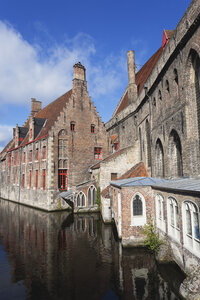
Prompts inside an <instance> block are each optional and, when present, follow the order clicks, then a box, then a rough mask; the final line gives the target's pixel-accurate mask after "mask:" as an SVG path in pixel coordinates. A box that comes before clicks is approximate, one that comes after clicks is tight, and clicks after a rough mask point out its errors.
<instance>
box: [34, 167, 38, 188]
mask: <svg viewBox="0 0 200 300" xmlns="http://www.w3.org/2000/svg"><path fill="white" fill-rule="evenodd" d="M37 188H38V170H36V171H35V189H36V190H37Z"/></svg>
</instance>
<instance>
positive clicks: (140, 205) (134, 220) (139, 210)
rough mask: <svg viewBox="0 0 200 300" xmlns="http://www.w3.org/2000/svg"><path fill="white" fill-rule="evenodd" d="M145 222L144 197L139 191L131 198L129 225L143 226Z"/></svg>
mask: <svg viewBox="0 0 200 300" xmlns="http://www.w3.org/2000/svg"><path fill="white" fill-rule="evenodd" d="M145 223H146V204H145V199H144V197H143V196H142V195H140V194H139V193H137V194H135V196H134V197H133V198H132V200H131V225H133V226H143V225H144V224H145Z"/></svg>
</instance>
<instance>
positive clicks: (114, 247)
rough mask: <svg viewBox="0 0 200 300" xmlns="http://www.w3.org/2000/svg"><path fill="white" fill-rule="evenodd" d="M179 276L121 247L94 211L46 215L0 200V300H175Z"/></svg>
mask: <svg viewBox="0 0 200 300" xmlns="http://www.w3.org/2000/svg"><path fill="white" fill-rule="evenodd" d="M183 279H184V275H183V274H182V273H181V272H180V269H179V268H178V267H177V266H176V265H174V264H172V265H157V264H156V262H155V260H154V257H153V255H151V254H150V253H149V252H148V251H146V250H144V249H138V248H137V249H136V248H135V249H126V250H124V249H122V247H121V244H120V243H119V242H118V241H117V239H116V238H115V235H114V234H113V228H112V226H111V225H105V224H103V223H102V221H101V217H100V215H98V214H88V215H85V214H84V215H72V214H70V213H69V212H56V213H46V212H43V211H39V210H36V209H33V208H28V207H25V206H21V205H18V204H15V203H12V202H8V201H5V200H1V199H0V299H1V300H8V299H19V300H22V299H37V300H38V299H44V300H46V299H47V300H48V299H52V300H54V299H75V300H76V299H77V300H81V299H87V300H89V299H94V300H96V299H105V300H106V299H127V300H128V299H138V300H144V299H150V300H157V299H170V300H175V299H181V298H180V296H179V294H178V290H179V286H180V284H181V282H182V281H183Z"/></svg>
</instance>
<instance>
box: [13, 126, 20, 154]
mask: <svg viewBox="0 0 200 300" xmlns="http://www.w3.org/2000/svg"><path fill="white" fill-rule="evenodd" d="M13 137H14V140H15V148H17V147H18V146H19V127H18V124H16V128H13Z"/></svg>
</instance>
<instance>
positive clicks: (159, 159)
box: [155, 139, 164, 177]
mask: <svg viewBox="0 0 200 300" xmlns="http://www.w3.org/2000/svg"><path fill="white" fill-rule="evenodd" d="M155 150H156V151H155V176H156V177H164V151H163V146H162V143H161V140H160V139H157V142H156V149H155Z"/></svg>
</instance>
